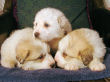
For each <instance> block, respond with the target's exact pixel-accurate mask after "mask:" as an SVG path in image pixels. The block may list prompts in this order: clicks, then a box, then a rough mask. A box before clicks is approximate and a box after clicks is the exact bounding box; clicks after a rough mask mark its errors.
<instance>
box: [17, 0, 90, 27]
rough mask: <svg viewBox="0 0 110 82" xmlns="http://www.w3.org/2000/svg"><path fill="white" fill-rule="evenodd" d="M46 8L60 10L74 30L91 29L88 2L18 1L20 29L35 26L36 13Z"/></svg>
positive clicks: (67, 0) (78, 0)
mask: <svg viewBox="0 0 110 82" xmlns="http://www.w3.org/2000/svg"><path fill="white" fill-rule="evenodd" d="M45 7H53V8H57V9H60V10H61V11H62V12H64V14H65V15H66V17H67V18H68V19H69V20H70V22H71V23H72V27H73V28H78V27H89V24H88V18H87V13H86V0H17V15H18V21H19V27H20V28H22V27H25V26H33V21H34V17H35V14H36V12H37V11H39V10H40V9H42V8H45Z"/></svg>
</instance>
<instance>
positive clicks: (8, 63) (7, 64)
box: [1, 61, 16, 68]
mask: <svg viewBox="0 0 110 82" xmlns="http://www.w3.org/2000/svg"><path fill="white" fill-rule="evenodd" d="M1 65H2V66H3V67H6V68H14V67H15V66H16V62H15V61H1Z"/></svg>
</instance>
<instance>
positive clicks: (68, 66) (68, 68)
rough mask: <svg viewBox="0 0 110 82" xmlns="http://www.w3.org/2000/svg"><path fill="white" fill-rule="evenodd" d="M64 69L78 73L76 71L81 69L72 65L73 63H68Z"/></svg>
mask: <svg viewBox="0 0 110 82" xmlns="http://www.w3.org/2000/svg"><path fill="white" fill-rule="evenodd" d="M64 69H66V70H74V71H76V70H78V69H79V66H78V65H77V64H74V63H71V62H70V63H67V64H66V65H65V67H64Z"/></svg>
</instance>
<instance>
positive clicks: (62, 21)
mask: <svg viewBox="0 0 110 82" xmlns="http://www.w3.org/2000/svg"><path fill="white" fill-rule="evenodd" d="M57 21H58V23H59V25H60V27H61V29H63V30H64V34H67V33H68V32H70V31H72V27H71V24H70V22H69V21H68V19H67V18H66V17H65V16H59V17H58V18H57Z"/></svg>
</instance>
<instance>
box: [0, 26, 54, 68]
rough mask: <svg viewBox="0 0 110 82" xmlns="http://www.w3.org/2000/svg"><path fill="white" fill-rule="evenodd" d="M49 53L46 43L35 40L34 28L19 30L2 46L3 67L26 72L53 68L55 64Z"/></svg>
mask: <svg viewBox="0 0 110 82" xmlns="http://www.w3.org/2000/svg"><path fill="white" fill-rule="evenodd" d="M49 52H50V48H49V46H48V45H47V44H46V43H44V42H42V41H40V40H38V39H36V40H35V39H34V37H33V29H32V28H25V29H22V30H17V31H15V32H14V33H13V34H12V35H11V36H10V37H9V38H7V39H6V40H5V41H4V43H3V44H2V47H1V65H2V66H4V67H7V68H13V67H15V66H16V65H17V67H20V68H22V69H24V70H35V69H46V68H51V66H52V65H53V64H54V63H55V62H54V59H53V58H52V56H51V55H50V54H49Z"/></svg>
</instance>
